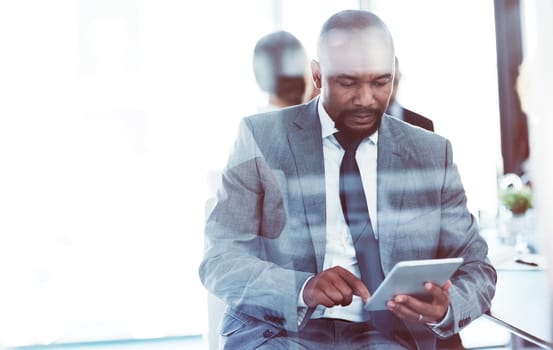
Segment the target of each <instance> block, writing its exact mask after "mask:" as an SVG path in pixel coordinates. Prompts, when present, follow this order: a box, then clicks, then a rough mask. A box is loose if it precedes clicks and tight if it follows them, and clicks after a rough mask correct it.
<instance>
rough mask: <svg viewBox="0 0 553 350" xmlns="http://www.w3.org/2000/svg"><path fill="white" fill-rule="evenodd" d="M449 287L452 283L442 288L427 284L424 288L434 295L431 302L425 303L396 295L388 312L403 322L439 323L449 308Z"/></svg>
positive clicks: (389, 304) (410, 297) (448, 282)
mask: <svg viewBox="0 0 553 350" xmlns="http://www.w3.org/2000/svg"><path fill="white" fill-rule="evenodd" d="M449 287H451V281H447V282H446V283H445V284H444V285H443V286H442V287H440V286H438V285H435V284H433V283H430V282H426V283H425V284H424V288H425V289H426V290H427V291H428V293H430V295H432V300H431V301H430V302H423V301H421V300H419V299H417V298H415V297H412V296H409V295H403V294H402V295H396V296H395V297H394V299H393V300H390V301H388V304H387V306H388V310H390V311H391V312H393V313H394V314H396V316H397V317H399V318H401V319H403V320H407V321H413V322H419V323H429V322H431V323H439V322H440V321H441V320H442V319H443V318H444V316H445V314H446V312H447V309H448V307H449V293H448V289H449Z"/></svg>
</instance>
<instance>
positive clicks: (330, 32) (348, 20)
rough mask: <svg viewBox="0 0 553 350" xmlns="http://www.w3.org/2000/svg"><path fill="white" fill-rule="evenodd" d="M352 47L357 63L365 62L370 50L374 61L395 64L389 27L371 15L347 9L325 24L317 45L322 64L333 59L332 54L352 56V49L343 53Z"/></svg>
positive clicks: (366, 12)
mask: <svg viewBox="0 0 553 350" xmlns="http://www.w3.org/2000/svg"><path fill="white" fill-rule="evenodd" d="M350 48H355V50H354V52H355V54H356V55H357V56H358V57H357V58H358V60H366V57H367V56H368V55H367V52H368V51H370V54H371V56H372V57H373V58H375V59H379V60H382V61H383V62H374V63H379V64H390V63H391V64H393V59H394V56H395V51H394V43H393V40H392V36H391V34H390V32H389V30H388V27H387V26H386V24H384V22H383V21H382V20H381V19H380V17H378V16H376V15H375V14H373V13H372V12H369V11H363V10H345V11H341V12H338V13H336V14H334V15H332V16H331V17H330V18H329V19H328V20H327V21H326V22H325V23H324V24H323V27H322V29H321V32H320V34H319V40H318V44H317V54H318V56H319V60H320V61H321V63H322V64H325V63H326V61H328V60H329V59H330V57H329V54H334V55H333V56H334V57H336V56H337V55H340V54H344V55H345V54H346V53H347V54H351V50H347V51H344V49H350ZM350 61H351V60H350ZM349 63H353V62H349ZM357 63H361V62H357Z"/></svg>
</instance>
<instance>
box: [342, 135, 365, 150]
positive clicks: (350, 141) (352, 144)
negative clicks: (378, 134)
mask: <svg viewBox="0 0 553 350" xmlns="http://www.w3.org/2000/svg"><path fill="white" fill-rule="evenodd" d="M334 137H335V138H336V140H337V141H338V143H339V144H340V145H341V146H342V147H343V148H344V149H345V150H346V151H355V150H357V147H359V144H361V141H363V139H364V138H365V136H363V135H358V134H354V133H351V132H345V131H338V132H337V133H334Z"/></svg>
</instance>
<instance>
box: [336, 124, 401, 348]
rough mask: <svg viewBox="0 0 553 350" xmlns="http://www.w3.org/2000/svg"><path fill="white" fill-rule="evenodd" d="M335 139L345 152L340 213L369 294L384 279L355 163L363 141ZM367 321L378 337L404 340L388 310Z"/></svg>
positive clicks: (341, 134) (344, 135)
mask: <svg viewBox="0 0 553 350" xmlns="http://www.w3.org/2000/svg"><path fill="white" fill-rule="evenodd" d="M334 137H336V140H338V142H339V143H340V145H341V146H342V148H344V150H345V153H344V157H343V158H342V164H341V165H340V202H341V204H342V211H343V213H344V218H345V220H346V223H347V224H348V226H349V229H350V232H351V237H352V240H353V245H354V247H355V255H356V257H357V262H358V264H359V271H360V273H361V280H362V281H363V282H364V283H365V285H366V286H367V288H368V289H369V292H371V294H372V293H374V291H375V290H376V288H377V287H378V286H379V285H380V283H381V282H382V280H383V279H384V273H383V272H382V267H381V264H380V252H379V250H378V242H377V240H376V239H375V237H374V231H373V228H372V224H371V218H370V216H369V209H368V207H367V199H366V197H365V191H364V190H363V183H362V181H361V174H360V173H359V166H358V165H357V161H356V160H355V153H356V151H357V147H358V146H359V144H360V143H361V141H362V140H363V137H360V136H358V135H352V134H348V133H345V132H337V133H335V134H334ZM370 317H371V322H372V323H373V326H374V327H375V328H376V329H378V330H379V331H380V332H381V333H383V334H386V335H388V336H390V337H393V336H394V335H399V334H401V335H403V337H405V335H404V332H405V331H406V329H405V326H404V325H403V323H402V322H401V321H400V320H399V319H398V318H397V317H396V316H395V315H394V314H392V313H391V312H389V311H387V310H386V311H377V312H370ZM403 337H402V338H403Z"/></svg>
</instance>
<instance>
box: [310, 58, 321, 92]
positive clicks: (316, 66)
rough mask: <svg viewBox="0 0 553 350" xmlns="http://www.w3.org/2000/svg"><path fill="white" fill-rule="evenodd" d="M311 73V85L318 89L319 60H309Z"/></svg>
mask: <svg viewBox="0 0 553 350" xmlns="http://www.w3.org/2000/svg"><path fill="white" fill-rule="evenodd" d="M311 75H312V77H313V85H315V88H316V89H320V88H321V86H322V84H321V66H320V65H319V62H317V61H315V60H312V61H311Z"/></svg>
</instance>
